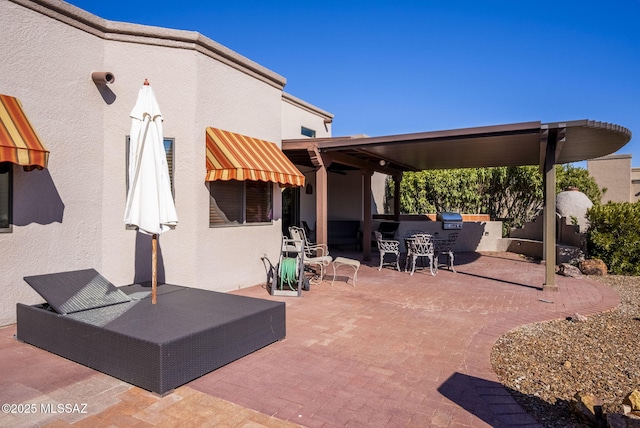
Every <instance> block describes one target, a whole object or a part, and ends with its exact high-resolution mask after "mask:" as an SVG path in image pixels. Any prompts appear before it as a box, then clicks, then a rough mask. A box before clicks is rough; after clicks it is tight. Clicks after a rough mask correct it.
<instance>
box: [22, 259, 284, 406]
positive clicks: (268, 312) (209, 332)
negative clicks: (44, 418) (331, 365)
mask: <svg viewBox="0 0 640 428" xmlns="http://www.w3.org/2000/svg"><path fill="white" fill-rule="evenodd" d="M25 281H27V282H28V283H29V285H31V287H33V288H34V289H35V290H36V291H37V292H38V293H39V294H40V295H41V296H42V297H43V298H44V299H45V300H46V302H47V303H45V304H40V305H34V306H27V305H24V304H21V303H18V304H17V338H18V340H21V341H23V342H26V343H29V344H32V345H35V346H37V347H40V348H42V349H45V350H47V351H49V352H52V353H55V354H58V355H60V356H62V357H65V358H68V359H70V360H73V361H75V362H78V363H80V364H83V365H85V366H88V367H91V368H94V369H96V370H99V371H101V372H104V373H106V374H109V375H111V376H113V377H116V378H119V379H121V380H123V381H125V382H128V383H131V384H133V385H136V386H139V387H140V388H144V389H147V390H150V391H152V392H154V393H157V394H160V395H164V394H166V393H168V392H171V391H172V390H173V389H174V388H176V387H178V386H180V385H182V384H184V383H187V382H189V381H191V380H193V379H196V378H198V377H200V376H202V375H204V374H206V373H208V372H210V371H212V370H215V369H217V368H219V367H221V366H223V365H225V364H228V363H230V362H232V361H234V360H236V359H238V358H241V357H243V356H245V355H247V354H250V353H251V352H254V351H256V350H258V349H260V348H262V347H264V346H266V345H269V344H270V343H273V342H275V341H278V340H280V339H283V338H284V337H285V304H284V303H283V302H274V301H269V300H263V299H256V298H251V297H245V296H237V295H233V294H226V293H218V292H214V291H207V290H200V289H194V288H186V287H181V286H176V285H168V284H164V285H160V286H158V298H157V304H155V305H152V304H151V298H150V288H148V287H144V286H142V285H139V284H134V285H130V286H125V287H120V288H117V287H115V286H114V285H113V284H111V283H110V282H109V281H107V280H106V279H105V278H104V277H102V276H101V275H100V274H99V273H98V272H96V271H95V270H93V269H87V270H81V271H73V272H64V273H57V274H48V275H39V276H31V277H26V278H25Z"/></svg>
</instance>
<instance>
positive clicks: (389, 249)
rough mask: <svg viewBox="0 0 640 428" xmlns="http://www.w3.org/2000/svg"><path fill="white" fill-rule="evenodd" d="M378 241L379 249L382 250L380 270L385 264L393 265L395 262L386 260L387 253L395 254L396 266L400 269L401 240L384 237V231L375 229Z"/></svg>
mask: <svg viewBox="0 0 640 428" xmlns="http://www.w3.org/2000/svg"><path fill="white" fill-rule="evenodd" d="M374 234H375V237H376V243H377V244H378V251H380V266H379V267H378V270H381V269H382V266H383V265H389V266H393V264H394V263H393V262H385V261H384V256H385V254H394V255H395V258H396V259H395V266H396V269H397V270H398V271H400V241H396V240H395V239H382V233H380V232H378V231H375V232H374Z"/></svg>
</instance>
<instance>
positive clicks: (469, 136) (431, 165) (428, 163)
mask: <svg viewBox="0 0 640 428" xmlns="http://www.w3.org/2000/svg"><path fill="white" fill-rule="evenodd" d="M629 140H631V131H629V130H628V129H626V128H624V127H622V126H619V125H615V124H610V123H605V122H597V121H593V120H575V121H567V122H552V123H541V122H539V121H538V122H524V123H514V124H507V125H495V126H485V127H477V128H465V129H453V130H445V131H431V132H421V133H414V134H399V135H390V136H383V137H362V136H358V137H337V138H317V139H297V140H285V141H283V142H282V149H283V151H284V152H285V154H286V155H287V157H289V159H291V160H292V162H293V163H295V164H296V165H304V166H309V167H312V168H314V169H315V171H316V188H317V192H316V222H317V229H316V240H317V242H318V243H325V244H326V243H327V171H328V170H329V168H332V169H333V168H344V167H347V168H351V169H353V168H355V169H359V170H361V171H363V177H364V189H368V190H369V191H370V189H371V174H372V173H373V172H374V171H377V172H381V173H383V174H388V175H393V176H394V177H395V178H396V180H395V182H396V188H395V193H396V194H397V193H399V191H400V184H399V182H400V178H401V177H402V173H403V172H404V171H421V170H432V169H451V168H478V167H495V166H524V165H538V166H540V169H541V171H542V172H543V174H544V178H545V187H544V194H545V227H544V245H543V246H544V252H545V260H546V261H547V263H546V272H545V289H555V279H554V275H555V272H554V268H555V247H556V242H555V233H556V231H555V212H556V207H555V197H550V195H553V196H555V186H556V177H555V168H554V165H555V164H564V163H570V162H579V161H584V160H588V159H593V158H597V157H601V156H606V155H608V154H611V153H614V152H616V151H617V150H619V149H621V148H622V147H623V146H624V145H625V144H627V143H628V142H629ZM370 199H371V198H369V197H364V198H363V201H362V203H363V212H365V213H370V212H371V201H370ZM394 200H395V206H394V213H395V216H396V220H397V219H398V218H399V217H398V215H399V209H400V205H399V200H400V198H399V197H396V198H394ZM370 232H371V216H370V215H368V216H364V219H363V236H365V237H368V236H370V234H371V233H370ZM363 249H364V258H365V259H368V258H370V253H371V244H370V240H369V239H364V240H363Z"/></svg>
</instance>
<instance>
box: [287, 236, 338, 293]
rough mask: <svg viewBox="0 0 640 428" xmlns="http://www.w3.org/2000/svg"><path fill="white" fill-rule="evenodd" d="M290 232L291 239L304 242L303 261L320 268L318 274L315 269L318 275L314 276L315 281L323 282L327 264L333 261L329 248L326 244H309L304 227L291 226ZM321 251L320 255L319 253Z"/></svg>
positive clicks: (306, 264) (311, 267)
mask: <svg viewBox="0 0 640 428" xmlns="http://www.w3.org/2000/svg"><path fill="white" fill-rule="evenodd" d="M289 234H290V235H291V239H293V240H295V241H301V242H304V243H305V244H304V258H303V260H302V262H303V263H304V265H305V266H308V267H309V268H310V269H312V270H313V268H314V267H316V268H317V269H319V270H320V273H319V274H318V273H317V272H316V271H315V270H314V272H315V273H316V277H315V278H314V282H321V281H322V279H323V278H324V274H325V272H326V269H327V266H329V264H330V263H331V262H332V261H333V257H331V256H330V255H329V250H328V248H327V246H326V245H323V244H320V245H315V244H310V245H307V242H308V240H307V237H306V235H305V233H304V229H302V228H300V227H296V226H291V227H289ZM318 252H320V255H317V254H318Z"/></svg>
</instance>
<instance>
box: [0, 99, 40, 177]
mask: <svg viewBox="0 0 640 428" xmlns="http://www.w3.org/2000/svg"><path fill="white" fill-rule="evenodd" d="M48 160H49V151H48V150H47V149H46V148H45V146H44V144H42V141H41V140H40V137H39V136H38V134H37V132H36V130H35V129H34V128H33V126H32V125H31V123H30V122H29V119H27V116H26V115H25V113H24V110H22V104H21V103H20V100H18V99H17V98H15V97H10V96H9V95H2V94H0V162H11V163H15V164H17V165H22V166H23V167H24V169H25V170H27V171H30V170H32V169H35V168H38V169H42V168H46V167H47V161H48Z"/></svg>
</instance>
